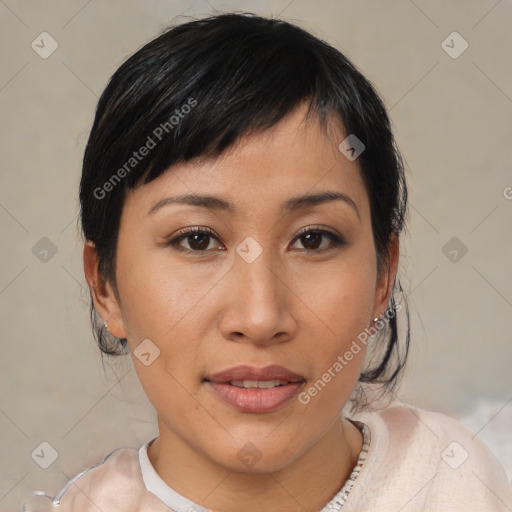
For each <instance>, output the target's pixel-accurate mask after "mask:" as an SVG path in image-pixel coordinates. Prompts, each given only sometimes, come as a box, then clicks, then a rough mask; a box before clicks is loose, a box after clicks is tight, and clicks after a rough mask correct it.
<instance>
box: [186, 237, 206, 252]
mask: <svg viewBox="0 0 512 512" xmlns="http://www.w3.org/2000/svg"><path fill="white" fill-rule="evenodd" d="M209 237H210V235H201V234H199V235H192V239H193V241H192V243H191V244H190V245H191V247H192V249H194V250H201V249H206V248H207V247H208V242H209ZM194 244H196V247H195V248H194Z"/></svg>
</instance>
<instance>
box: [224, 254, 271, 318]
mask: <svg viewBox="0 0 512 512" xmlns="http://www.w3.org/2000/svg"><path fill="white" fill-rule="evenodd" d="M237 260H238V261H236V262H235V269H234V270H235V273H236V275H237V278H236V279H237V281H238V283H239V288H240V289H239V290H238V293H239V297H240V298H241V299H242V300H243V302H242V303H241V305H242V306H244V305H245V306H247V308H246V309H247V314H249V315H250V317H253V318H254V319H257V317H258V315H259V316H261V317H262V318H261V320H262V321H263V320H264V318H263V316H265V317H267V321H268V318H269V317H270V315H271V314H272V313H274V314H275V313H276V312H277V311H278V310H279V309H280V307H281V304H280V303H279V302H280V301H279V297H280V293H279V292H280V290H278V288H279V287H280V285H279V279H278V277H277V275H276V270H274V269H275V268H276V267H279V265H276V264H275V258H274V257H273V256H272V254H271V252H270V249H266V250H264V251H261V253H260V255H259V256H257V257H256V258H255V259H254V261H250V260H246V259H244V258H243V257H239V258H237Z"/></svg>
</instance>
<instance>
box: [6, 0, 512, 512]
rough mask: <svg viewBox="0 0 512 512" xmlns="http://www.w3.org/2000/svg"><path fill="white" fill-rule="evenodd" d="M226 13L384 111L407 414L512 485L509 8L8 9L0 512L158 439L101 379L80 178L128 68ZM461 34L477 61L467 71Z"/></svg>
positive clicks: (120, 384) (137, 394)
mask: <svg viewBox="0 0 512 512" xmlns="http://www.w3.org/2000/svg"><path fill="white" fill-rule="evenodd" d="M228 10H247V11H251V12H256V13H260V14H265V15H274V16H280V17H283V18H285V19H287V20H290V21H294V22H296V23H298V24H299V25H301V26H303V27H304V28H306V29H309V30H311V31H313V32H314V33H315V34H316V35H318V36H320V37H322V38H324V39H326V40H327V41H329V42H330V43H331V44H333V45H335V46H336V47H338V48H339V49H340V50H342V51H343V52H344V53H345V54H346V55H347V56H348V57H349V58H350V59H352V60H353V61H354V62H355V64H356V65H357V66H358V67H359V68H360V69H361V70H362V71H363V73H365V74H366V75H367V76H368V78H369V79H370V80H371V81H372V82H373V83H374V85H375V86H376V88H377V89H378V91H379V92H380V93H381V95H382V97H383V99H384V100H385V103H386V105H387V107H388V109H389V111H390V115H391V118H392V121H393V123H394V129H395V132H396V137H397V141H398V144H399V146H400V148H401V150H402V152H403V154H404V157H405V159H406V162H407V165H408V168H409V171H408V179H409V190H410V217H409V223H408V231H407V232H406V233H405V234H404V236H403V240H402V256H401V265H402V268H401V275H402V281H403V284H404V286H405V289H406V292H407V294H408V298H409V303H410V306H411V313H412V346H413V349H412V354H411V360H410V364H409V367H408V371H407V375H406V378H405V379H404V382H403V385H402V387H401V388H400V390H399V392H398V395H399V397H400V398H401V399H403V400H406V401H408V402H410V403H413V404H415V405H419V406H422V407H426V408H430V409H435V410H438V411H442V412H445V413H446V414H449V415H451V416H454V417H457V418H460V419H461V421H463V422H465V423H466V424H467V425H468V426H470V427H471V428H472V429H473V430H474V431H475V432H478V434H479V436H480V437H481V438H482V439H483V440H484V441H486V442H487V443H488V444H489V446H490V447H491V449H492V450H493V451H494V452H495V454H496V456H497V457H499V458H500V460H501V461H502V463H503V465H504V466H505V467H506V469H507V471H509V474H512V441H511V436H512V434H511V433H512V402H511V400H512V371H511V356H512V348H511V347H512V344H511V341H512V340H511V337H512V336H511V329H510V320H511V313H512V273H511V252H512V251H511V245H512V222H510V219H511V214H512V188H511V187H512V173H511V161H512V158H511V156H512V144H511V126H512V81H511V78H512V72H511V66H510V55H511V50H512V35H511V34H512V32H511V31H510V27H511V26H512V3H511V1H510V0H501V1H496V0H480V1H462V0H461V1H457V2H455V1H452V2H445V1H441V0H434V1H426V0H423V1H422V0H416V1H414V2H413V1H408V0H400V1H399V0H396V1H387V2H379V1H360V0H359V1H356V0H347V1H327V0H323V1H318V0H317V1H315V2H306V1H305V0H291V1H290V0H267V1H262V2H249V1H238V2H237V1H218V0H208V1H206V0H192V1H169V0H165V1H164V0H153V1H146V2H136V1H134V0H130V1H124V2H120V1H110V2H101V1H99V0H92V1H89V2H87V1H83V0H80V1H68V2H50V1H46V2H36V1H16V0H0V38H1V46H0V62H1V67H0V117H1V120H2V122H1V123H0V145H1V148H0V151H1V155H2V160H1V162H2V164H1V187H0V230H1V231H0V233H1V242H2V243H1V245H0V258H1V267H0V321H1V326H2V331H1V336H2V338H1V357H0V380H1V385H0V432H1V436H0V461H1V464H2V467H1V472H0V509H1V510H2V511H3V510H19V506H20V505H19V503H20V502H21V499H22V495H24V494H26V493H27V492H28V491H30V490H31V489H44V490H46V491H48V492H50V493H53V492H55V491H57V490H58V489H59V488H60V487H61V486H62V485H63V484H64V483H65V482H66V481H67V478H68V477H70V476H72V475H73V474H75V473H77V472H78V471H80V470H81V469H82V468H83V467H85V465H87V464H90V463H92V462H94V461H96V460H97V459H98V458H99V457H102V456H103V455H104V454H106V453H107V451H108V450H110V449H113V448H116V447H118V446H122V445H127V446H133V447H139V446H140V445H141V444H142V443H143V442H145V441H147V440H148V438H149V437H150V436H152V435H153V434H154V433H155V427H154V416H153V411H152V409H151V407H150V406H149V405H148V404H147V402H146V401H145V399H144V396H143V395H142V393H141V390H140V388H139V385H138V383H137V381H136V379H135V378H134V374H133V371H132V366H131V362H130V361H129V360H124V361H123V360H117V361H115V362H114V363H109V362H108V361H106V362H105V364H104V366H103V365H102V362H101V357H100V355H99V351H98V350H97V349H96V347H95V345H94V341H93V339H92V335H91V333H90V326H89V321H88V294H87V292H86V290H85V289H84V286H85V280H84V278H83V271H82V261H81V248H82V242H81V239H80V237H79V233H78V230H77V219H76V217H77V213H78V203H77V189H78V183H79V177H80V170H81V158H82V155H83V149H84V145H85V142H86V138H87V136H88V131H89V129H90V126H91V123H92V119H93V114H94V108H95V105H96V102H97V99H98V96H99V94H101V91H102V90H103V88H104V86H105V85H106V82H107V80H108V78H109V77H110V75H111V74H112V73H113V72H114V71H115V69H116V68H117V67H118V66H119V65H120V64H121V62H122V61H123V60H124V59H125V58H126V57H127V56H128V55H129V54H131V53H133V52H134V51H135V50H136V49H138V48H139V47H140V46H141V45H143V44H144V43H145V42H147V41H148V40H149V39H151V38H152V37H154V36H156V35H157V34H158V33H160V31H161V30H163V29H164V28H165V27H167V26H168V25H170V24H171V23H175V22H178V21H180V20H182V21H185V20H184V19H181V18H176V17H177V16H178V15H181V14H182V15H186V16H198V17H199V16H204V15H207V14H209V13H212V12H215V11H219V12H224V11H228ZM454 31H456V32H458V33H459V34H460V35H461V36H462V38H463V39H464V40H465V41H467V43H468V45H469V46H468V48H467V50H466V51H464V52H463V53H462V54H461V55H460V56H458V57H457V58H453V56H454V55H455V54H454V52H456V53H458V52H460V50H461V49H463V46H462V45H463V41H462V40H460V39H457V36H455V37H454V36H450V37H448V36H449V35H450V34H451V33H452V32H454ZM42 32H48V33H49V34H50V35H51V36H52V37H53V38H54V39H55V40H56V41H57V43H58V48H57V50H56V51H55V52H54V53H53V54H51V55H50V56H49V57H48V58H46V59H43V58H42V57H41V56H40V55H39V54H38V53H36V51H35V50H34V49H33V48H32V47H31V43H32V42H33V41H35V44H38V45H39V47H36V48H38V50H39V51H40V52H42V51H43V48H42V46H43V43H41V39H42V38H43V39H44V48H45V51H47V50H48V49H49V48H50V40H49V39H48V38H47V36H40V34H41V33H42ZM447 38H448V39H447ZM445 40H446V42H445V43H444V44H443V41H445ZM450 47H451V48H450ZM445 49H446V50H448V51H449V52H452V56H450V55H449V54H448V53H447V51H445ZM43 237H46V238H47V239H49V240H50V241H51V244H50V243H49V242H48V240H43V241H40V240H41V239H42V238H43ZM453 237H456V238H455V239H454V240H451V239H452V238H453ZM450 240H451V242H450ZM36 244H37V245H36ZM446 244H448V245H447V246H446ZM34 246H35V248H34ZM53 246H55V248H56V249H57V252H56V253H55V254H52V250H51V249H52V247H53ZM55 248H54V249H53V250H55ZM466 249H467V253H466V254H463V252H464V250H466ZM44 250H48V251H49V252H48V253H45V252H44ZM454 251H455V252H454ZM461 256H462V257H461ZM41 259H42V260H43V261H41ZM452 260H455V261H452ZM43 441H44V442H48V443H49V444H50V445H51V446H52V447H53V448H54V449H55V450H56V452H57V453H58V458H57V459H56V460H55V462H54V463H53V464H52V465H51V466H50V467H49V468H48V469H43V468H41V467H40V466H39V465H38V464H37V463H36V460H38V458H37V456H36V455H34V456H33V457H32V456H31V454H32V453H33V452H34V450H36V448H37V447H39V445H40V443H41V442H43ZM38 450H39V451H38ZM38 450H36V452H35V453H36V454H37V453H40V450H41V448H38ZM43 451H44V447H43ZM48 453H49V451H48V449H46V452H45V457H48V456H49V455H48ZM41 459H42V457H40V458H39V460H38V462H40V463H41Z"/></svg>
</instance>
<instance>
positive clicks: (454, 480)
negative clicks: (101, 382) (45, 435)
mask: <svg viewBox="0 0 512 512" xmlns="http://www.w3.org/2000/svg"><path fill="white" fill-rule="evenodd" d="M351 417H352V419H356V420H358V421H362V422H364V423H366V425H368V427H369V429H370V434H371V440H370V447H369V451H368V455H367V458H366V460H365V461H364V463H363V466H362V468H361V471H360V473H359V476H358V477H357V479H356V481H355V484H354V486H353V487H352V489H351V491H350V493H349V495H348V498H347V500H346V502H345V504H344V505H343V506H341V505H340V501H339V497H337V496H335V497H334V498H333V499H331V501H329V503H327V504H326V505H325V507H324V508H323V509H322V512H334V511H340V510H341V511H342V512H356V511H357V512H366V511H368V512H369V511H377V512H398V511H400V512H420V511H421V512H458V511H461V512H462V511H463V512H473V511H474V512H487V511H489V512H510V511H512V487H511V485H510V482H509V481H508V478H507V476H506V474H505V471H504V469H503V468H502V467H501V465H500V464H499V462H498V461H497V459H496V458H495V457H494V455H493V454H492V453H491V452H490V451H489V450H488V449H487V447H486V446H485V445H484V444H483V443H482V442H481V441H480V440H479V439H478V437H476V436H474V435H473V433H472V432H471V431H469V430H468V429H467V428H466V427H464V426H463V425H462V424H460V423H458V422H457V421H455V420H453V419H451V418H449V417H447V416H445V415H442V414H439V413H434V412H429V411H425V410H422V409H418V408H415V407H410V406H406V405H400V404H397V403H392V404H390V405H389V406H388V407H386V408H385V409H383V410H379V411H373V412H365V413H362V414H358V415H353V416H351ZM511 435H512V432H511ZM59 494H60V506H58V507H57V508H52V507H51V504H50V500H49V499H48V498H44V497H42V496H41V497H40V498H38V499H40V500H46V502H47V503H46V505H45V506H44V510H58V511H59V512H71V511H72V512H98V511H101V512H170V511H171V510H172V509H171V508H170V507H169V506H167V505H166V504H165V503H163V502H162V501H161V500H160V499H159V498H158V497H157V496H156V495H155V494H153V493H152V492H150V491H148V490H147V489H146V486H145V484H144V480H143V477H142V472H141V466H140V460H139V453H138V451H137V450H133V449H120V450H117V451H116V452H114V453H113V454H112V455H111V456H110V457H108V459H107V460H106V461H105V462H104V463H103V464H101V465H100V466H98V467H95V468H93V469H90V470H88V471H86V472H85V473H84V474H83V475H82V476H81V477H80V478H78V480H76V481H75V482H74V483H73V484H72V485H71V486H70V487H69V488H68V489H67V490H66V491H65V492H64V494H62V491H61V493H59ZM57 496H59V495H57ZM198 509H199V507H198ZM26 510H27V511H28V512H32V510H31V509H29V508H27V509H26ZM34 510H36V509H34ZM37 510H43V508H37ZM189 510H191V511H192V512H193V511H194V508H192V509H189ZM179 512H181V510H180V511H179ZM184 512H188V511H187V510H184ZM241 512H243V511H241ZM262 512H264V511H262Z"/></svg>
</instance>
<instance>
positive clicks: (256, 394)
mask: <svg viewBox="0 0 512 512" xmlns="http://www.w3.org/2000/svg"><path fill="white" fill-rule="evenodd" d="M234 380H253V381H254V380H256V381H263V380H285V381H289V382H288V384H285V385H283V386H278V387H275V388H269V389H263V388H252V389H246V388H239V387H236V386H232V385H231V384H229V382H230V381H234ZM205 382H206V384H208V385H209V387H210V389H212V390H213V391H214V393H215V394H216V395H217V396H218V397H220V398H221V399H222V400H223V401H224V402H226V403H228V404H229V405H231V406H232V407H234V408H235V409H237V410H239V411H241V412H244V413H260V414H261V413H270V412H273V411H276V410H277V409H279V408H280V407H282V406H284V405H285V404H286V403H288V402H290V401H291V400H292V399H293V398H294V397H295V396H297V394H298V391H299V389H300V388H301V387H302V386H303V385H304V382H305V378H304V377H302V376H301V375H298V374H297V373H294V372H292V371H291V370H289V369H288V368H285V367H284V366H278V365H270V366H266V367H264V368H254V367H252V366H236V367H234V368H229V369H227V370H224V371H222V372H219V373H216V374H214V375H211V376H209V377H207V378H205Z"/></svg>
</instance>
